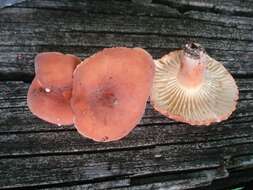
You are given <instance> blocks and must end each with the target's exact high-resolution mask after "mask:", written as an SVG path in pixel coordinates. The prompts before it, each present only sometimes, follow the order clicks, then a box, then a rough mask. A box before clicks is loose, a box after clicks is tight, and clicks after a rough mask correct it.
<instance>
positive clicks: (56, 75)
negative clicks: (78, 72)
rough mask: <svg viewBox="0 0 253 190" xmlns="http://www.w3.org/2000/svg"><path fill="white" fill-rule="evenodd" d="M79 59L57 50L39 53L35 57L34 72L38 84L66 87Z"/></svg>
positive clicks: (70, 83) (69, 85)
mask: <svg viewBox="0 0 253 190" xmlns="http://www.w3.org/2000/svg"><path fill="white" fill-rule="evenodd" d="M80 62H81V60H80V59H79V58H78V57H76V56H74V55H71V54H66V55H64V54H62V53H59V52H45V53H40V54H38V55H37V56H36V57H35V73H36V77H37V80H38V81H39V82H40V84H41V85H42V86H43V87H44V88H47V89H51V88H59V89H68V88H71V86H72V76H73V72H74V70H75V68H76V66H77V65H78V64H79V63H80Z"/></svg>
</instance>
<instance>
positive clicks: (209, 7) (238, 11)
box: [153, 0, 253, 16]
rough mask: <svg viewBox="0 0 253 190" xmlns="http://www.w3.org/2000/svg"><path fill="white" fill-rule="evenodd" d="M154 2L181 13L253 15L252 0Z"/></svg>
mask: <svg viewBox="0 0 253 190" xmlns="http://www.w3.org/2000/svg"><path fill="white" fill-rule="evenodd" d="M153 2H154V3H160V4H164V5H169V6H171V7H176V8H178V9H180V10H181V12H184V11H187V10H192V9H197V10H205V11H211V12H220V13H226V14H232V15H246V16H252V15H253V2H252V1H250V0H222V1H220V0H212V1H209V0H191V1H187V0H154V1H153Z"/></svg>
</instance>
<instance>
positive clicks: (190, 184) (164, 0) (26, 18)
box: [0, 0, 253, 190]
mask: <svg viewBox="0 0 253 190" xmlns="http://www.w3.org/2000/svg"><path fill="white" fill-rule="evenodd" d="M252 7H253V4H252V2H251V1H249V0H243V1H242V0H239V1H238V0H222V1H218V0H191V1H186V0H153V1H152V3H151V1H149V0H147V1H138V0H134V1H117V0H104V1H100V0H78V1H75V0H43V1H40V0H26V1H24V2H22V3H18V4H14V5H13V6H11V7H6V8H1V9H0V89H1V90H0V189H9V188H14V189H20V190H21V189H136V190H137V189H138V190H139V189H143V190H144V189H145V190H147V189H189V188H200V189H222V188H229V187H232V186H236V185H238V184H241V183H244V184H246V183H249V182H250V181H252V180H253V177H252V176H253V169H252V168H253V70H252V69H251V67H252V59H253V37H252V36H253V32H252V28H253V8H252ZM188 41H195V42H198V43H201V44H202V45H203V46H204V47H205V48H206V50H207V52H208V53H209V54H210V55H211V56H212V57H214V58H215V59H217V60H219V61H221V62H222V63H223V64H224V65H225V67H226V68H227V69H228V70H229V71H230V72H231V73H232V74H233V76H234V77H235V78H236V82H237V84H238V87H239V89H240V99H239V102H238V106H237V110H236V111H235V113H233V114H232V116H231V117H230V118H229V119H228V120H227V121H224V122H222V123H219V124H215V125H212V126H210V127H192V126H188V125H185V124H182V123H178V122H175V121H172V120H170V119H168V118H166V117H164V116H162V115H161V114H160V113H158V112H156V111H155V110H154V109H153V108H152V106H151V105H150V103H149V102H148V103H147V107H146V110H145V114H144V116H143V118H142V120H141V121H140V124H139V125H138V126H137V127H136V128H135V129H134V130H133V131H132V132H131V133H130V134H129V135H128V136H127V137H126V138H124V139H122V140H120V141H116V142H110V143H96V142H93V141H91V140H88V139H86V138H84V137H82V136H80V135H79V134H78V133H77V132H76V130H75V128H74V126H66V127H65V126H60V127H58V126H54V125H51V124H49V123H46V122H44V121H42V120H40V119H38V118H36V117H35V116H33V115H32V114H31V112H30V111H29V109H28V108H27V105H26V94H27V90H28V87H29V85H30V82H31V80H32V79H33V77H34V57H35V56H36V54H37V53H39V52H45V51H60V52H64V53H72V54H75V55H77V56H79V57H81V58H82V59H84V58H86V57H88V56H90V55H92V54H93V53H95V52H97V51H99V50H101V49H103V48H105V47H113V46H127V47H136V46H138V47H142V48H145V49H146V50H147V51H149V52H150V53H151V54H152V56H153V57H154V58H155V59H156V58H159V57H161V56H162V55H164V54H166V53H168V52H169V51H171V50H174V49H177V48H180V47H181V46H182V44H184V43H186V42H188Z"/></svg>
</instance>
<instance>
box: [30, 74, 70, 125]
mask: <svg viewBox="0 0 253 190" xmlns="http://www.w3.org/2000/svg"><path fill="white" fill-rule="evenodd" d="M70 94H71V90H70V91H64V92H62V91H60V90H58V89H54V88H52V90H50V91H48V90H47V89H46V88H44V87H42V85H41V84H40V82H39V81H38V79H37V78H36V77H35V78H34V80H33V81H32V84H31V85H30V87H29V90H28V95H27V105H28V107H29V109H30V110H31V112H32V113H33V114H34V115H36V116H37V117H39V118H41V119H43V120H45V121H48V122H50V123H54V124H57V125H59V126H60V125H71V124H73V113H72V110H71V107H70Z"/></svg>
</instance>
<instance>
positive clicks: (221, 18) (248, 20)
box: [183, 11, 253, 29]
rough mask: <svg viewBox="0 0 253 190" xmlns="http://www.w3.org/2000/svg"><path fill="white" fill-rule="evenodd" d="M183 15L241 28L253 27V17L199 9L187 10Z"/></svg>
mask: <svg viewBox="0 0 253 190" xmlns="http://www.w3.org/2000/svg"><path fill="white" fill-rule="evenodd" d="M183 16H184V17H186V18H193V19H196V20H202V21H209V22H212V23H215V24H217V25H221V26H231V27H236V28H241V29H243V28H244V29H252V28H253V18H252V17H246V16H245V17H242V16H231V15H222V14H218V13H208V12H199V11H187V12H185V13H184V15H183Z"/></svg>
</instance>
